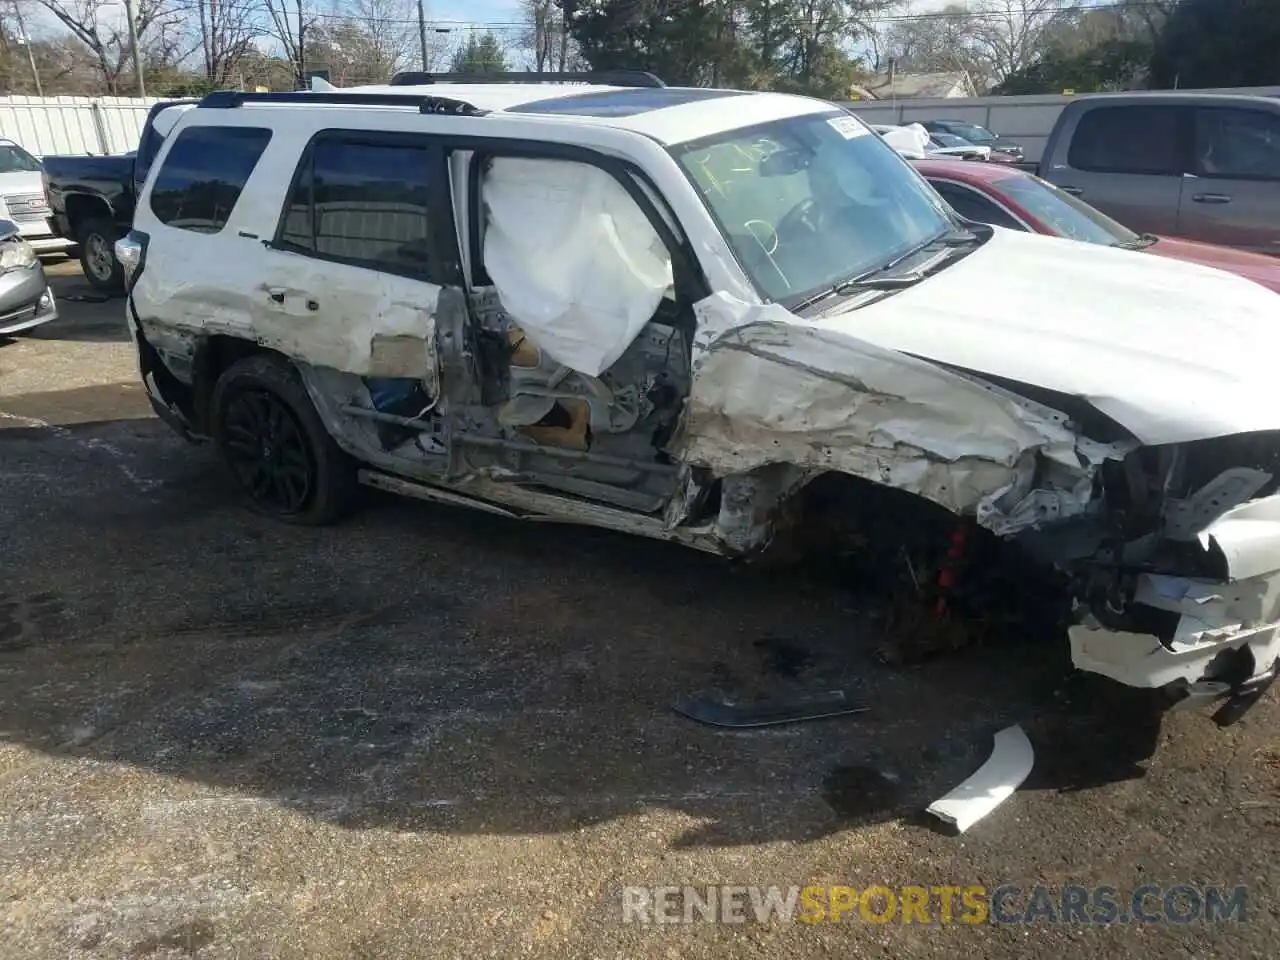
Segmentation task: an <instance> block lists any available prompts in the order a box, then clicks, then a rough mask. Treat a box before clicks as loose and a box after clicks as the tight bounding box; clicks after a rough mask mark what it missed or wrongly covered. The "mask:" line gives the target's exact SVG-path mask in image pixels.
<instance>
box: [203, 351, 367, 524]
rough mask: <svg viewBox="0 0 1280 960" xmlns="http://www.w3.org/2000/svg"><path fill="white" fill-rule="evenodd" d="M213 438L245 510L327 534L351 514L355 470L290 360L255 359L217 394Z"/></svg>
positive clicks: (227, 377)
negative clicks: (325, 529) (327, 526)
mask: <svg viewBox="0 0 1280 960" xmlns="http://www.w3.org/2000/svg"><path fill="white" fill-rule="evenodd" d="M210 414H211V421H212V422H211V424H210V426H211V431H210V432H211V433H212V436H213V440H214V443H215V445H216V446H217V449H218V453H219V455H220V456H221V458H222V463H223V465H224V467H225V469H226V472H227V474H228V476H229V477H230V479H231V481H232V482H233V483H234V484H235V486H236V487H237V489H239V490H240V492H241V494H242V495H243V497H244V498H245V500H246V502H247V504H248V506H249V507H250V508H251V509H253V510H254V511H256V512H257V513H261V514H263V515H264V516H269V517H272V518H274V519H277V520H282V521H284V522H285V523H295V524H300V525H304V526H323V525H325V524H329V523H333V522H335V521H337V520H339V519H341V518H342V517H343V516H345V515H346V514H347V513H349V512H350V510H351V509H352V507H353V506H354V502H355V498H356V490H357V484H356V465H355V462H354V461H353V460H352V459H351V458H350V457H349V456H347V454H345V453H344V452H343V451H342V450H341V448H339V447H338V445H337V444H336V443H335V442H334V440H333V437H332V436H330V435H329V431H328V430H326V429H325V426H324V423H323V422H322V421H321V419H320V415H319V414H318V413H317V412H316V408H315V406H314V405H313V404H312V402H311V398H310V397H309V396H307V391H306V388H305V387H304V386H303V385H302V381H301V379H300V378H299V377H298V373H297V371H296V370H295V369H294V368H293V367H292V366H291V365H290V364H289V363H288V362H287V361H285V360H283V359H281V358H279V357H276V356H272V355H269V354H256V355H254V356H251V357H245V358H244V359H243V360H238V361H236V362H235V363H233V364H232V365H231V366H230V367H228V368H227V369H226V370H225V371H223V373H222V375H221V376H220V377H219V378H218V382H217V383H216V384H214V387H213V397H212V400H211V403H210Z"/></svg>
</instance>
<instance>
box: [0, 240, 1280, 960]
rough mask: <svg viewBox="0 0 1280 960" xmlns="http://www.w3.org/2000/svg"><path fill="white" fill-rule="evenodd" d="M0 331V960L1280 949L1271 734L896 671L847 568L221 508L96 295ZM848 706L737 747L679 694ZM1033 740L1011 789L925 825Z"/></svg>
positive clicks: (1042, 659) (424, 516)
mask: <svg viewBox="0 0 1280 960" xmlns="http://www.w3.org/2000/svg"><path fill="white" fill-rule="evenodd" d="M51 272H53V273H54V274H55V275H56V277H57V279H56V280H55V283H56V285H57V292H58V293H59V295H60V297H61V302H62V311H63V317H62V319H61V320H59V321H58V322H57V323H56V324H54V325H51V326H49V327H47V328H45V329H43V330H41V331H39V332H38V333H36V334H35V335H34V336H31V337H28V338H24V339H19V340H14V341H4V340H0V518H3V524H2V526H0V536H2V537H3V541H2V543H3V549H0V956H3V957H6V958H9V957H12V958H19V957H21V958H30V960H43V958H49V960H53V958H58V960H66V958H77V957H110V958H126V957H128V958H136V957H147V958H166V957H201V958H224V957H245V958H259V957H282V958H293V957H298V958H303V957H306V958H355V957H360V958H364V957H368V958H374V957H376V958H384V957H386V958H394V957H433V958H434V957H461V956H466V957H506V956H545V957H556V958H569V957H584V958H585V957H600V958H604V957H619V958H623V957H625V958H640V957H664V958H665V957H672V958H674V957H777V958H788V960H790V958H801V957H810V956H813V957H817V956H828V955H841V956H860V957H862V956H881V955H883V956H889V957H894V958H914V957H932V956H946V957H950V956H959V955H980V956H989V957H1013V956H1043V957H1052V958H1054V960H1062V958H1068V957H1082V958H1083V957H1095V956H1106V957H1135V958H1137V957H1147V956H1151V955H1158V956H1187V957H1192V956H1194V957H1202V958H1203V957H1219V956H1221V957H1232V958H1241V957H1271V956H1274V955H1275V953H1276V947H1275V940H1276V931H1277V920H1276V916H1275V911H1274V908H1275V904H1276V903H1277V899H1276V897H1277V889H1276V887H1277V872H1276V867H1275V863H1276V860H1277V852H1278V851H1280V745H1277V741H1276V733H1277V731H1278V730H1280V708H1277V705H1276V701H1275V696H1274V694H1272V695H1270V696H1269V697H1268V698H1267V699H1265V700H1264V701H1263V702H1262V703H1261V704H1260V705H1259V706H1258V707H1257V708H1255V710H1254V711H1252V712H1251V713H1250V714H1249V715H1248V716H1247V717H1246V718H1245V720H1244V721H1243V722H1241V723H1240V724H1238V725H1237V726H1235V727H1233V728H1230V729H1228V730H1225V731H1224V730H1218V729H1217V728H1216V727H1214V726H1213V725H1212V724H1211V723H1210V722H1209V721H1208V719H1207V718H1206V717H1204V716H1202V715H1199V714H1195V713H1177V714H1173V715H1170V716H1167V717H1165V718H1164V719H1163V721H1161V720H1160V719H1159V718H1156V717H1154V716H1153V715H1152V714H1151V713H1149V712H1148V711H1147V710H1146V709H1145V706H1144V705H1143V704H1141V703H1139V702H1138V701H1137V700H1136V699H1135V698H1132V697H1128V696H1120V697H1117V696H1114V695H1109V694H1111V693H1113V691H1111V690H1110V688H1109V687H1108V686H1107V685H1105V684H1092V683H1089V682H1087V681H1086V680H1085V679H1083V678H1075V679H1071V678H1069V676H1068V673H1069V671H1068V670H1067V667H1066V664H1065V663H1064V657H1065V651H1064V650H1063V649H1061V648H1060V647H1061V645H1060V644H1058V643H1057V642H1056V641H1055V640H1054V639H1053V638H1034V637H1029V638H1027V642H1026V644H1025V645H1023V646H1020V647H1018V648H1015V649H1008V648H1006V649H984V650H977V651H973V652H971V653H969V654H968V655H966V656H963V657H954V658H951V659H945V660H937V661H935V662H932V663H930V664H927V665H925V666H922V667H915V668H910V669H891V668H888V667H884V666H880V665H878V664H877V663H876V662H874V660H873V659H872V658H871V656H870V650H871V648H872V646H873V644H874V642H875V640H876V622H877V621H876V619H875V616H874V613H875V611H874V609H873V608H872V607H871V605H870V604H869V603H868V602H867V601H865V600H864V599H860V598H859V597H858V596H856V595H854V594H852V593H850V592H847V591H844V590H842V589H840V587H839V586H838V585H835V584H833V583H832V582H831V580H832V579H833V578H830V577H824V578H817V577H814V576H812V575H810V576H808V577H806V576H802V575H800V574H779V573H768V574H766V573H758V572H741V571H734V570H731V569H729V568H728V567H726V566H725V565H723V564H722V563H720V562H719V561H717V560H715V559H713V558H708V557H703V556H700V555H697V554H694V553H692V552H686V551H683V550H681V549H679V548H677V547H671V546H667V545H662V544H651V543H646V542H639V541H635V540H630V539H626V538H623V537H621V536H615V535H610V534H604V533H597V532H591V531H576V530H572V529H567V528H557V527H553V526H539V525H532V524H531V525H519V524H515V523H509V522H506V521H503V520H501V519H498V518H494V517H489V516H485V515H480V514H473V513H469V512H463V511H458V510H452V509H447V508H444V507H435V506H428V505H425V504H418V503H412V502H405V501H397V500H391V499H383V498H377V497H372V496H371V497H370V499H369V503H368V506H367V508H366V509H365V510H363V511H362V512H361V513H360V514H359V515H358V516H357V517H356V518H355V519H354V520H352V521H351V522H349V523H347V524H345V525H343V526H341V527H337V528H333V529H327V530H322V531H315V530H297V529H291V528H287V527H282V526H278V525H273V524H271V523H268V522H265V521H262V520H259V519H256V518H254V517H253V516H251V515H250V514H248V513H247V512H245V511H243V510H242V509H241V508H240V507H239V506H238V505H237V504H236V503H235V502H234V498H233V497H232V495H231V494H230V493H229V492H228V491H227V490H226V488H225V487H224V485H223V483H222V481H221V479H220V477H219V474H218V472H217V470H216V468H215V464H214V462H213V460H212V457H211V455H210V453H209V451H208V450H206V449H203V448H198V447H190V446H188V445H186V444H184V443H183V442H182V441H180V440H179V439H177V438H176V437H174V436H173V435H172V434H171V433H170V432H169V431H168V430H167V428H165V427H164V426H163V425H162V424H160V423H159V422H158V421H156V420H155V419H153V418H152V417H151V416H150V413H149V409H148V407H147V405H146V403H145V401H144V400H143V398H142V393H141V390H140V388H139V387H138V386H137V385H136V384H135V383H134V379H135V372H134V359H133V356H132V353H131V350H130V347H129V343H128V339H127V334H126V333H125V329H124V326H123V320H122V307H121V303H120V301H113V302H108V303H92V302H88V301H84V300H76V299H73V298H74V297H76V296H78V295H84V294H85V293H86V292H87V288H85V287H84V285H83V283H82V281H80V280H79V278H78V275H77V274H76V272H75V270H74V269H73V267H72V265H62V266H59V267H56V268H54V269H53V271H51ZM837 686H848V687H851V688H853V689H854V690H856V691H857V693H858V695H859V696H861V697H863V698H865V700H866V702H867V703H868V704H869V705H870V706H871V707H872V709H871V710H870V712H868V713H865V714H862V715H859V716H854V717H848V718H842V719H834V720H827V721H821V722H816V723H811V724H804V725H797V726H791V727H781V728H775V729H771V730H764V731H753V732H725V731H718V730H714V729H711V728H708V727H702V726H698V725H696V724H694V723H692V722H690V721H688V720H685V719H682V718H680V717H679V716H677V715H675V714H673V713H672V712H671V710H670V709H669V707H670V704H671V702H672V700H673V699H674V698H675V697H677V696H679V695H681V694H687V693H696V692H700V691H709V690H716V689H720V690H724V691H726V692H731V693H737V694H744V693H754V692H762V691H773V692H777V691H784V690H823V689H829V688H831V687H837ZM1012 721H1021V722H1023V723H1024V725H1025V727H1026V728H1027V730H1028V732H1029V733H1030V735H1031V737H1032V740H1033V743H1034V744H1035V746H1036V748H1037V768H1036V772H1035V773H1034V774H1033V776H1032V780H1031V781H1029V782H1028V784H1027V785H1026V786H1025V787H1024V788H1023V789H1022V790H1021V791H1020V792H1019V793H1018V794H1017V795H1016V796H1015V797H1014V798H1013V799H1012V800H1011V801H1009V802H1008V803H1007V804H1006V805H1005V806H1004V807H1002V808H1001V809H1000V810H999V811H998V812H997V813H996V814H994V815H993V816H992V817H991V818H990V819H988V820H987V821H984V822H983V823H980V824H979V825H978V826H976V827H974V828H973V829H972V830H971V831H970V832H969V833H968V834H966V835H964V836H963V837H959V838H956V837H948V836H944V835H941V834H940V833H937V832H935V831H933V830H931V829H930V828H929V827H928V825H927V824H926V823H925V821H924V820H923V818H922V817H921V816H920V813H919V811H920V810H921V808H922V807H923V806H924V805H925V804H927V803H928V801H929V800H930V799H932V798H934V797H936V796H938V795H940V794H941V793H943V792H945V791H946V790H948V789H949V788H950V787H951V786H953V785H954V784H955V783H956V782H958V781H959V780H960V779H962V778H963V777H964V776H966V775H967V774H968V773H969V772H970V771H971V770H972V769H973V768H974V767H976V765H977V764H979V763H980V762H981V761H982V760H983V759H984V758H985V756H986V753H987V750H988V748H989V744H990V734H991V733H992V732H993V731H995V730H996V729H999V728H1000V727H1001V726H1003V725H1005V724H1007V723H1009V722H1012ZM876 883H879V884H888V885H896V884H924V885H934V884H956V885H967V884H987V885H988V886H992V887H994V886H996V885H998V884H1001V883H1014V884H1018V885H1019V886H1022V887H1024V888H1026V887H1030V886H1031V885H1033V884H1036V883H1045V884H1051V885H1055V886H1061V885H1064V884H1082V885H1086V886H1088V885H1093V884H1110V885H1113V886H1115V887H1118V888H1120V889H1121V890H1128V889H1132V888H1134V887H1136V886H1138V885H1140V884H1143V883H1158V884H1163V885H1166V886H1168V885H1171V884H1174V883H1200V884H1207V883H1220V884H1226V885H1228V886H1234V885H1236V884H1247V885H1248V886H1249V888H1250V901H1249V908H1250V909H1249V916H1248V919H1249V921H1250V922H1248V923H1246V924H1231V925H1227V926H1219V927H1217V928H1213V927H1209V926H1206V925H1202V924H1192V925H1189V926H1181V927H1180V926H1173V925H1169V924H1161V925H1155V926H1140V925H1137V924H1131V925H1128V926H1112V927H1108V928H1098V927H1091V928H1086V927H1082V926H1074V927H1072V926H1061V927H1048V926H1044V925H1040V926H1036V927H1032V928H1027V927H1016V926H1001V925H992V924H986V925H981V926H976V927H974V926H961V925H950V926H945V925H939V926H919V925H901V924H897V923H890V924H884V925H880V924H870V923H866V922H862V921H858V920H850V919H846V920H845V921H844V922H842V923H840V924H834V925H832V924H820V925H816V926H809V925H805V924H795V923H792V924H787V923H770V924H758V923H755V922H748V923H746V924H741V925H713V924H708V923H698V924H693V925H683V924H673V925H661V926H657V925H654V926H646V925H640V924H634V923H630V924H626V923H623V922H622V910H621V899H620V897H621V889H622V887H624V886H627V885H644V886H649V885H658V884H676V885H681V884H696V885H703V884H758V885H764V886H767V885H770V884H776V885H780V886H788V885H792V884H798V885H804V884H850V885H853V886H856V887H865V886H868V885H870V884H876Z"/></svg>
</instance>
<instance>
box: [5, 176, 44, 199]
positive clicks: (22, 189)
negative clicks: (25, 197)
mask: <svg viewBox="0 0 1280 960" xmlns="http://www.w3.org/2000/svg"><path fill="white" fill-rule="evenodd" d="M14 193H19V194H22V193H41V194H42V193H44V180H43V179H41V176H40V171H39V170H14V171H12V172H11V173H0V196H6V195H8V194H14Z"/></svg>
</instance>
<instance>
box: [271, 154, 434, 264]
mask: <svg viewBox="0 0 1280 960" xmlns="http://www.w3.org/2000/svg"><path fill="white" fill-rule="evenodd" d="M430 165H431V153H430V149H429V147H428V146H427V144H426V143H421V144H417V143H412V142H405V141H398V142H379V141H377V140H374V139H363V138H355V137H352V138H347V137H341V136H324V137H321V138H320V139H317V140H316V141H315V142H314V143H313V144H312V146H311V149H310V150H309V151H308V153H307V155H306V156H304V158H303V160H302V165H301V167H300V168H299V170H298V174H297V177H296V178H295V181H294V185H293V189H292V190H291V191H290V195H289V198H288V200H287V201H286V203H285V210H284V216H283V218H282V222H281V225H280V232H279V236H278V238H277V245H278V246H279V247H281V248H282V249H285V250H292V251H294V252H295V253H303V254H307V255H310V256H314V257H319V258H322V259H327V260H337V261H340V262H342V263H350V264H353V265H356V266H361V267H369V268H370V269H373V270H382V271H384V272H387V273H399V274H406V275H410V276H422V275H425V274H427V273H428V271H429V264H428V260H429V254H428V237H429V228H428V220H429V216H430V183H429V179H430Z"/></svg>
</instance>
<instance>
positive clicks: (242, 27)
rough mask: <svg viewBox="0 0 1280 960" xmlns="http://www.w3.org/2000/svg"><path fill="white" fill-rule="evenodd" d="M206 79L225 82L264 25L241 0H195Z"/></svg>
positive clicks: (219, 82)
mask: <svg viewBox="0 0 1280 960" xmlns="http://www.w3.org/2000/svg"><path fill="white" fill-rule="evenodd" d="M195 3H196V8H197V9H196V13H197V15H198V17H199V29H200V54H201V57H202V58H203V67H204V76H205V79H206V80H208V81H209V82H210V84H212V85H214V86H222V85H224V84H226V82H227V81H228V80H229V79H230V77H231V75H232V73H234V72H235V69H236V65H237V64H238V63H239V62H240V60H241V59H242V58H243V57H244V55H245V53H246V52H247V51H248V49H249V47H250V45H252V43H253V41H254V40H255V39H256V38H257V37H258V36H259V35H260V33H261V29H260V27H259V26H258V22H257V20H256V18H255V17H254V15H253V14H254V11H253V9H252V8H251V7H250V6H248V5H247V4H244V3H241V2H239V0H195Z"/></svg>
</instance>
